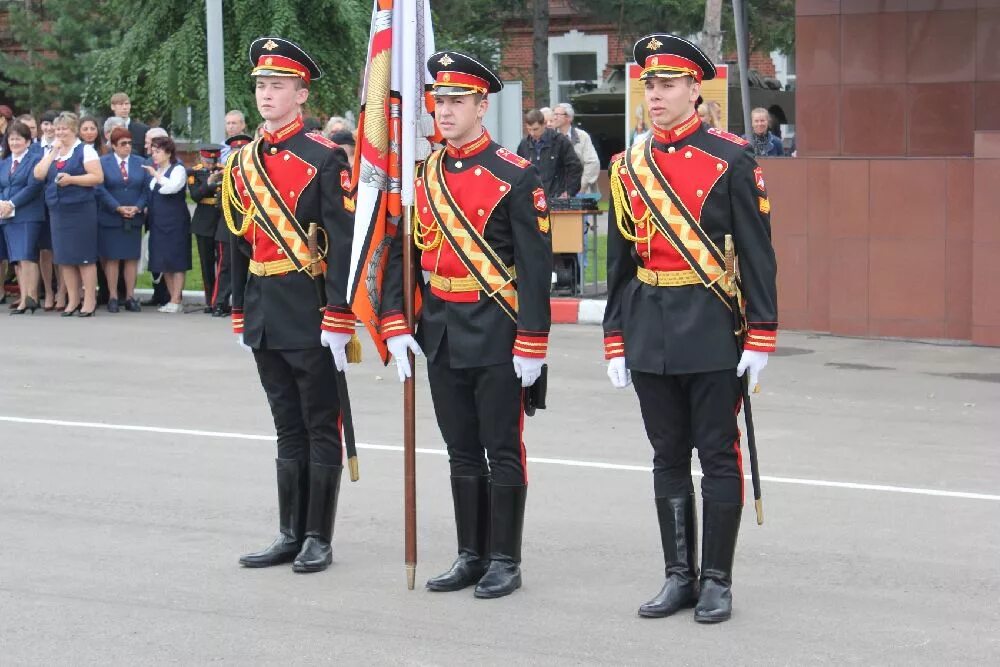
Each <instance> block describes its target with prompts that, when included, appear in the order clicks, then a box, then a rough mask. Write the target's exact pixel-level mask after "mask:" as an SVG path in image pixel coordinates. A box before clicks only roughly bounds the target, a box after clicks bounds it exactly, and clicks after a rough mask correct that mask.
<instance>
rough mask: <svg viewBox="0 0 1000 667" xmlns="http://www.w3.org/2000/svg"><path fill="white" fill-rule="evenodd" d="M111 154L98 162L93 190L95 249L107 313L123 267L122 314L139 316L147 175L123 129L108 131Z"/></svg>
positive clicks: (129, 135) (114, 301)
mask: <svg viewBox="0 0 1000 667" xmlns="http://www.w3.org/2000/svg"><path fill="white" fill-rule="evenodd" d="M108 143H110V145H111V148H112V152H110V153H108V154H107V155H105V156H104V157H102V158H101V170H102V171H103V172H104V184H103V185H101V186H99V187H98V188H97V204H98V207H97V208H98V210H97V222H98V227H99V228H98V233H97V246H98V251H99V254H100V256H101V265H102V266H103V267H104V275H105V277H106V278H107V283H108V290H109V292H110V294H109V298H108V312H110V313H117V312H118V310H119V307H118V303H119V301H118V297H120V296H121V295H120V294H118V289H117V288H118V268H119V265H120V264H124V271H125V310H127V311H129V312H133V313H136V312H139V311H140V310H141V308H140V307H139V302H138V301H136V299H135V278H136V274H137V272H138V269H139V255H140V253H141V247H142V225H143V223H144V222H145V219H146V206H147V203H148V201H149V180H150V177H149V174H148V173H147V172H146V170H145V169H143V167H142V165H143V160H142V158H140V157H137V156H135V155H133V154H132V133H131V132H129V131H128V130H126V129H125V128H123V127H116V128H115V129H114V130H112V131H111V136H110V137H109V142H108Z"/></svg>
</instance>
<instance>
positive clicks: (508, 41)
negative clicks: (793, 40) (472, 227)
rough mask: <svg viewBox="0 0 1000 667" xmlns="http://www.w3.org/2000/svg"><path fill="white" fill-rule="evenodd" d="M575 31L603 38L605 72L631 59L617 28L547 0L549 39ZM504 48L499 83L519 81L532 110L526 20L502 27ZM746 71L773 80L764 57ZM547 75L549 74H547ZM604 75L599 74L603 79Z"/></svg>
mask: <svg viewBox="0 0 1000 667" xmlns="http://www.w3.org/2000/svg"><path fill="white" fill-rule="evenodd" d="M571 30H578V31H580V32H582V33H584V34H588V35H605V36H607V38H608V68H611V67H614V66H615V65H622V64H624V63H625V62H626V61H627V60H630V59H631V56H632V43H631V42H630V41H625V40H622V38H621V36H620V35H619V33H618V26H616V25H609V24H606V23H597V22H592V21H591V22H588V20H587V18H586V17H581V16H580V15H579V12H578V11H577V10H575V9H573V8H571V7H570V5H569V1H568V0H550V2H549V35H550V36H556V35H563V34H565V33H567V32H569V31H571ZM503 32H504V45H503V52H502V53H501V57H500V76H501V78H503V79H520V80H521V81H522V82H523V84H524V86H523V88H522V90H523V92H524V108H525V109H530V108H533V107H534V106H535V88H534V82H533V75H532V28H531V22H530V21H529V20H523V19H522V20H512V21H508V22H507V23H506V24H505V26H504V31H503ZM725 60H727V61H733V62H735V61H736V53H735V52H733V53H731V54H728V55H727V57H726V58H725ZM750 67H751V68H752V69H755V70H757V71H758V72H760V73H761V74H762V75H764V76H774V75H775V70H774V62H773V61H772V60H771V56H770V55H769V54H767V53H752V54H751V55H750ZM550 74H551V73H550ZM606 74H607V71H605V72H602V73H601V76H602V77H603V76H605V75H606Z"/></svg>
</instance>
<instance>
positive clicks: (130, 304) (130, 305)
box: [125, 297, 142, 313]
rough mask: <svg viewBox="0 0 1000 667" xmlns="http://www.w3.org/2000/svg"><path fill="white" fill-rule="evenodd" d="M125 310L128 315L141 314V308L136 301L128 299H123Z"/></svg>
mask: <svg viewBox="0 0 1000 667" xmlns="http://www.w3.org/2000/svg"><path fill="white" fill-rule="evenodd" d="M125 310H126V311H127V312H130V313H141V312H142V307H141V306H140V305H139V302H138V301H136V300H135V299H133V298H132V297H129V298H127V299H125Z"/></svg>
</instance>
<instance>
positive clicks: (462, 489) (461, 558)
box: [427, 475, 490, 592]
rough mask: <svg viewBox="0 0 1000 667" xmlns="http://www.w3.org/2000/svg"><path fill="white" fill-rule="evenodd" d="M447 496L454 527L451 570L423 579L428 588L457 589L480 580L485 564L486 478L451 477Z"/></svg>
mask: <svg viewBox="0 0 1000 667" xmlns="http://www.w3.org/2000/svg"><path fill="white" fill-rule="evenodd" d="M451 497H452V500H453V501H454V504H455V527H456V528H457V530H458V558H456V559H455V562H454V563H452V565H451V569H449V570H448V571H447V572H445V573H444V574H441V575H438V576H436V577H434V578H433V579H429V580H428V581H427V588H428V590H432V591H438V592H446V591H459V590H462V589H463V588H467V587H468V586H472V585H473V584H475V583H477V582H478V581H479V580H480V579H482V577H483V575H484V574H486V569H487V567H488V566H489V560H488V559H487V558H486V548H487V544H488V543H489V526H490V516H489V511H490V498H489V477H487V476H485V475H477V476H475V477H452V478H451Z"/></svg>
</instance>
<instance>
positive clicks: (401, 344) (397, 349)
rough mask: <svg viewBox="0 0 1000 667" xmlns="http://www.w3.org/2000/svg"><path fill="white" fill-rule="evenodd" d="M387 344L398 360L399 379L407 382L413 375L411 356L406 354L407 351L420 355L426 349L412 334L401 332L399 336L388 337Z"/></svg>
mask: <svg viewBox="0 0 1000 667" xmlns="http://www.w3.org/2000/svg"><path fill="white" fill-rule="evenodd" d="M385 346H386V347H387V348H389V354H391V355H392V358H393V359H395V360H396V374H397V375H399V381H400V382H406V378H408V377H412V376H413V372H412V371H411V370H410V358H409V356H408V355H407V354H406V353H407V351H411V352H413V354H414V355H416V356H418V357H419V356H421V355H422V354H423V353H424V351H423V350H421V349H420V346H419V345H417V341H416V340H414V338H413V336H411V335H410V334H399V335H398V336H393V337H392V338H388V339H386V341H385Z"/></svg>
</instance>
